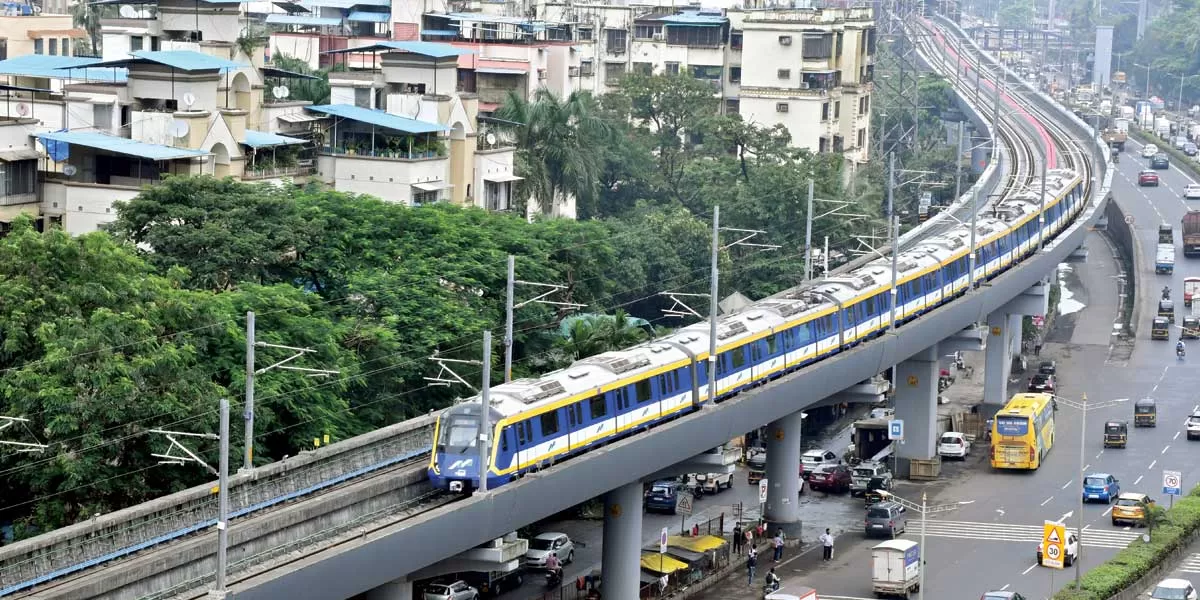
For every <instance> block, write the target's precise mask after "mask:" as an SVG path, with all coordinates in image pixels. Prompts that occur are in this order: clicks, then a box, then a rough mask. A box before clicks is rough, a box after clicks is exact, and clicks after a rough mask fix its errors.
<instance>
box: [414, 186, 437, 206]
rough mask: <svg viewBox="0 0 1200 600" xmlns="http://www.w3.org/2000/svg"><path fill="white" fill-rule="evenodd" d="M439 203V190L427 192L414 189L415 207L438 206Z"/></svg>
mask: <svg viewBox="0 0 1200 600" xmlns="http://www.w3.org/2000/svg"><path fill="white" fill-rule="evenodd" d="M437 201H438V193H437V190H433V191H431V192H427V191H425V190H418V189H413V195H412V203H413V206H424V205H426V204H436V203H437Z"/></svg>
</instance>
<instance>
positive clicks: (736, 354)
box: [729, 348, 746, 369]
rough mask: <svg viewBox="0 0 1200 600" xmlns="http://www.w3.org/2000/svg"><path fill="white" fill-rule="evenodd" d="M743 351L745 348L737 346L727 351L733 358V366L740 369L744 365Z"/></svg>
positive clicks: (744, 355) (744, 353) (744, 356)
mask: <svg viewBox="0 0 1200 600" xmlns="http://www.w3.org/2000/svg"><path fill="white" fill-rule="evenodd" d="M745 351H746V349H745V348H737V349H735V350H734V351H733V352H730V353H729V354H730V357H731V358H732V359H733V368H735V369H740V368H742V367H744V366H746V352H745Z"/></svg>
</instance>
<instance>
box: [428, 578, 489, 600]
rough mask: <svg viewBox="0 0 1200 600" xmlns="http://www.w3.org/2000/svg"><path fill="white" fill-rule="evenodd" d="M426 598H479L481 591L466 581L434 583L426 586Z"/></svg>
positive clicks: (432, 599)
mask: <svg viewBox="0 0 1200 600" xmlns="http://www.w3.org/2000/svg"><path fill="white" fill-rule="evenodd" d="M425 600H479V591H477V590H476V589H475V588H473V587H471V586H469V585H467V583H466V582H465V581H455V582H454V583H434V584H431V585H428V586H426V587H425Z"/></svg>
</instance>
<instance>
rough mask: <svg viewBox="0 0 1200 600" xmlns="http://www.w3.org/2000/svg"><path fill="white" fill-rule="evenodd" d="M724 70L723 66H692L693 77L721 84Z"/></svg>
mask: <svg viewBox="0 0 1200 600" xmlns="http://www.w3.org/2000/svg"><path fill="white" fill-rule="evenodd" d="M724 70H725V69H723V68H721V65H692V77H695V78H696V79H710V80H712V81H717V82H719V81H721V75H722V74H723V71H724Z"/></svg>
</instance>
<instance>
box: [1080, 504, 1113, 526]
mask: <svg viewBox="0 0 1200 600" xmlns="http://www.w3.org/2000/svg"><path fill="white" fill-rule="evenodd" d="M1110 512H1112V507H1111V506H1109V507H1108V508H1106V509H1104V514H1103V515H1102V516H1105V517H1107V516H1108V513H1110ZM1084 529H1087V527H1084Z"/></svg>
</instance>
